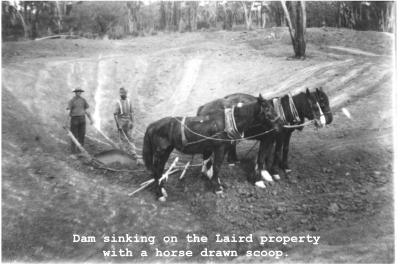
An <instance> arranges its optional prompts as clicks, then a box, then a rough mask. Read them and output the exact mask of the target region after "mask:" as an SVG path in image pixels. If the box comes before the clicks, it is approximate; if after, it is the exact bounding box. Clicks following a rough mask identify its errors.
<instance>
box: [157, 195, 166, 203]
mask: <svg viewBox="0 0 400 265" xmlns="http://www.w3.org/2000/svg"><path fill="white" fill-rule="evenodd" d="M158 200H159V201H160V202H165V201H167V198H165V197H164V196H161V197H160V198H158Z"/></svg>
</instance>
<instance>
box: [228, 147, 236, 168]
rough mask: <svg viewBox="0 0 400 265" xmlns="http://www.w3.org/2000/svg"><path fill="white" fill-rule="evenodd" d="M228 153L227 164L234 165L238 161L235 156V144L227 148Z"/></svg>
mask: <svg viewBox="0 0 400 265" xmlns="http://www.w3.org/2000/svg"><path fill="white" fill-rule="evenodd" d="M227 151H228V163H229V164H235V163H236V162H237V161H238V158H237V154H236V143H232V144H230V145H229V146H228V147H227Z"/></svg>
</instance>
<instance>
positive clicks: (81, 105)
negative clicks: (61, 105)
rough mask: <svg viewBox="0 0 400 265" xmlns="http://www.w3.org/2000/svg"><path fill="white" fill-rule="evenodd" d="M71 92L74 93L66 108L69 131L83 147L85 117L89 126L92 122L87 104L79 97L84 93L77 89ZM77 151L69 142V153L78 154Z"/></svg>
mask: <svg viewBox="0 0 400 265" xmlns="http://www.w3.org/2000/svg"><path fill="white" fill-rule="evenodd" d="M72 92H75V96H74V97H73V98H72V99H71V100H70V101H69V102H68V107H67V110H69V116H70V117H71V126H70V129H71V132H72V134H73V135H74V136H75V138H76V139H77V140H78V142H79V143H80V144H81V145H82V146H83V143H84V140H85V133H86V118H85V115H86V116H87V117H88V118H89V121H90V124H93V120H92V117H91V116H90V113H89V112H88V111H87V109H88V108H89V104H88V103H87V102H86V100H85V99H84V98H83V97H81V94H82V92H84V91H83V90H82V89H81V88H79V87H78V88H76V89H74V90H73V91H72ZM78 151H79V150H78V148H77V146H76V145H75V144H74V142H72V141H71V153H73V154H75V153H78Z"/></svg>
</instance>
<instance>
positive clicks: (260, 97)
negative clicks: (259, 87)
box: [257, 93, 264, 103]
mask: <svg viewBox="0 0 400 265" xmlns="http://www.w3.org/2000/svg"><path fill="white" fill-rule="evenodd" d="M257 100H258V103H261V102H262V101H263V100H264V98H263V96H262V95H261V93H260V94H259V95H258V98H257Z"/></svg>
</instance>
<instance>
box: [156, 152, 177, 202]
mask: <svg viewBox="0 0 400 265" xmlns="http://www.w3.org/2000/svg"><path fill="white" fill-rule="evenodd" d="M172 150H173V148H172V147H169V148H167V149H162V150H157V151H156V153H155V154H154V179H155V182H156V185H157V190H156V195H157V198H158V200H159V201H163V202H164V201H166V198H167V197H168V195H167V191H166V190H165V188H164V184H165V180H161V181H159V179H160V178H161V177H162V174H163V171H164V167H165V163H166V162H167V161H168V158H169V155H170V154H171V152H172Z"/></svg>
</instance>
